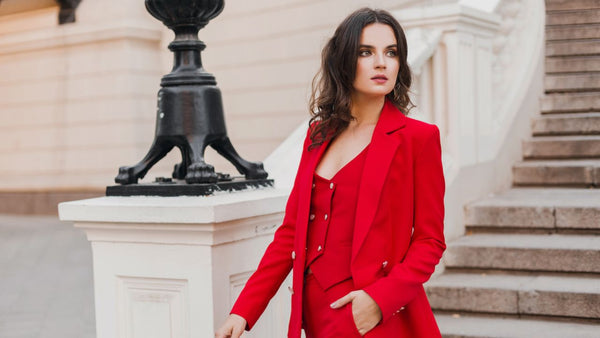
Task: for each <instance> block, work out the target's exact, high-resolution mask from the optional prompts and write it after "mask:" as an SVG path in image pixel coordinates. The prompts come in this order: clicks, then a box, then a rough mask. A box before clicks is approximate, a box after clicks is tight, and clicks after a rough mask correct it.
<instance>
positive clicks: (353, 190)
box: [306, 146, 368, 290]
mask: <svg viewBox="0 0 600 338" xmlns="http://www.w3.org/2000/svg"><path fill="white" fill-rule="evenodd" d="M367 148H368V146H367V147H365V149H363V150H362V151H361V152H360V153H359V154H358V155H356V157H355V158H354V159H352V160H351V161H350V162H348V163H347V164H346V165H345V166H344V167H342V168H341V169H340V170H339V171H338V172H337V173H336V174H335V175H334V176H333V177H332V178H331V179H330V180H328V179H325V178H323V177H321V176H319V175H317V173H315V174H314V175H313V191H312V194H311V202H310V215H309V224H308V233H307V238H306V243H307V246H306V267H307V268H308V267H309V266H310V270H311V271H312V273H313V274H314V277H315V279H316V280H317V282H318V283H319V284H320V286H321V288H323V290H327V289H328V288H329V287H331V286H333V285H335V284H337V283H339V282H341V281H344V280H346V279H348V278H351V276H352V275H351V272H350V259H351V256H352V236H353V232H354V216H355V211H356V202H357V199H358V186H359V182H360V177H361V174H362V170H363V167H364V163H365V158H366V153H367Z"/></svg>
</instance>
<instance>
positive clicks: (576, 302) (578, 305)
mask: <svg viewBox="0 0 600 338" xmlns="http://www.w3.org/2000/svg"><path fill="white" fill-rule="evenodd" d="M518 299H519V300H518V302H519V312H520V313H521V314H531V315H549V316H562V317H579V318H600V279H598V278H595V277H551V276H541V277H538V278H536V279H535V280H534V281H532V282H531V283H527V284H525V285H524V287H523V288H521V289H520V290H519V297H518Z"/></svg>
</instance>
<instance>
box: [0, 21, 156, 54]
mask: <svg viewBox="0 0 600 338" xmlns="http://www.w3.org/2000/svg"><path fill="white" fill-rule="evenodd" d="M161 38H162V32H161V30H160V29H157V28H156V27H149V26H148V25H144V24H139V23H136V22H122V23H121V22H119V23H110V24H106V25H95V26H86V25H74V26H69V27H68V28H67V27H65V29H44V30H42V29H39V30H33V31H24V32H20V33H16V32H15V33H13V34H9V35H6V36H2V37H0V51H1V52H2V54H3V55H6V54H11V53H22V52H33V51H38V50H44V49H52V48H63V47H68V46H73V45H83V44H89V43H99V42H103V41H109V40H118V39H127V40H146V41H150V42H155V43H160V41H161Z"/></svg>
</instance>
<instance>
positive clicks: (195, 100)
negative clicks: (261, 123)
mask: <svg viewBox="0 0 600 338" xmlns="http://www.w3.org/2000/svg"><path fill="white" fill-rule="evenodd" d="M145 3H146V9H147V10H148V11H149V12H150V14H152V15H153V16H154V17H155V18H157V19H159V20H161V21H162V22H163V23H164V24H165V25H166V26H167V27H169V28H170V29H172V30H173V31H174V32H175V40H173V42H171V43H170V44H169V49H170V50H171V51H172V52H173V53H174V66H173V70H172V71H171V73H169V74H167V75H165V76H164V77H163V78H162V81H161V89H160V90H159V92H158V105H157V112H156V132H155V137H154V141H153V143H152V145H151V147H150V150H149V151H148V153H147V154H146V156H145V157H144V158H143V159H142V160H141V161H140V162H139V163H138V164H136V165H133V166H125V167H121V168H119V174H118V175H117V177H115V182H116V183H119V184H122V185H126V186H123V187H120V188H119V187H108V189H107V195H114V194H119V195H125V194H126V193H125V192H126V191H136V192H137V191H147V190H148V189H150V188H147V185H141V186H138V187H133V186H132V185H133V184H136V183H137V181H138V179H139V178H143V177H144V176H145V175H146V173H147V172H148V170H149V169H150V168H151V167H152V166H153V165H154V164H156V163H157V162H158V161H159V160H160V159H162V158H163V157H164V156H165V155H166V154H167V153H168V152H169V151H170V150H171V149H173V147H177V148H179V150H180V151H181V154H182V162H181V163H179V164H177V165H175V168H174V170H173V174H172V177H173V178H174V179H175V181H176V182H177V183H175V184H173V183H165V182H162V183H155V184H154V185H156V186H157V187H159V188H158V189H162V190H165V189H167V190H168V189H174V187H176V190H177V191H179V192H183V190H182V189H188V190H186V191H201V190H202V189H204V188H202V189H200V188H199V186H194V187H193V188H184V186H185V184H183V183H182V182H183V180H185V182H186V183H187V184H189V185H194V184H203V185H206V187H205V188H206V189H207V190H206V191H214V190H215V187H221V188H222V189H225V190H227V189H228V188H226V187H229V186H231V185H232V183H231V182H230V181H227V180H220V179H219V175H218V174H217V173H215V170H214V167H213V166H212V165H210V164H208V163H206V162H205V161H204V150H205V149H206V147H207V146H211V147H212V148H214V149H215V150H216V151H217V152H218V153H219V154H220V155H222V156H223V157H225V158H226V159H227V160H229V161H230V162H231V163H232V164H233V165H234V166H235V167H236V169H237V170H238V171H239V172H240V173H241V174H243V175H244V176H245V178H246V179H247V183H248V185H249V186H253V185H254V186H255V185H256V184H259V185H261V186H264V185H272V184H273V180H266V178H267V176H268V174H267V172H266V171H265V170H264V169H263V165H262V163H257V162H249V161H246V160H244V159H243V158H242V157H240V156H239V155H238V154H237V152H236V151H235V149H234V147H233V145H232V144H231V142H230V140H229V137H228V136H227V131H226V128H225V116H224V113H223V103H222V100H221V91H220V90H219V88H218V87H217V85H216V84H217V82H216V80H215V77H214V76H213V75H212V74H209V73H207V72H206V71H205V70H204V68H203V67H202V61H201V58H200V53H201V51H202V50H204V48H205V47H206V45H205V44H204V43H203V42H202V41H200V40H198V31H199V30H200V29H201V28H202V27H204V26H205V25H206V24H207V23H208V22H209V21H210V20H211V19H213V18H214V17H216V16H217V15H219V13H221V11H222V10H223V7H224V1H223V0H145ZM234 181H236V180H234ZM242 184H243V182H241V181H239V180H237V181H236V184H235V186H240V185H242ZM144 189H146V190H144ZM150 190H151V189H150ZM162 190H161V191H162ZM202 191H204V190H202ZM117 192H118V193H117ZM154 192H156V191H154ZM153 194H155V193H153ZM169 194H170V193H169ZM182 194H183V195H187V194H188V193H182ZM200 194H201V195H204V193H200Z"/></svg>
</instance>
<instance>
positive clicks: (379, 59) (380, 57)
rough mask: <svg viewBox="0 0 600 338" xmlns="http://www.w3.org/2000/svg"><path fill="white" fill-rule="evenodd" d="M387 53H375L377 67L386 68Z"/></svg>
mask: <svg viewBox="0 0 600 338" xmlns="http://www.w3.org/2000/svg"><path fill="white" fill-rule="evenodd" d="M385 61H386V60H385V55H384V54H383V53H377V54H376V55H375V68H377V69H385V67H386V65H385Z"/></svg>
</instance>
